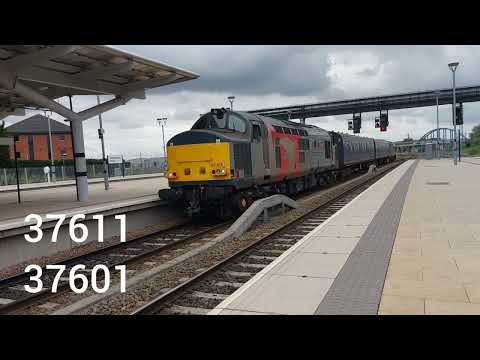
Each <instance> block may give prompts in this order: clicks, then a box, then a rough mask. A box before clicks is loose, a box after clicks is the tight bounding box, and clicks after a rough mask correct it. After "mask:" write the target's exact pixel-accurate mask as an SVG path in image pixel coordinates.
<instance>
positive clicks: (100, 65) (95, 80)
mask: <svg viewBox="0 0 480 360" xmlns="http://www.w3.org/2000/svg"><path fill="white" fill-rule="evenodd" d="M196 78H198V75H197V74H195V73H193V72H191V71H187V70H184V69H180V68H178V67H174V66H170V65H167V64H164V63H160V62H158V61H153V60H150V59H146V58H144V57H141V56H137V55H134V54H131V53H128V52H125V51H123V50H119V49H116V48H114V47H110V46H104V45H0V118H1V117H5V116H7V115H24V114H25V112H24V109H49V110H53V109H51V106H48V105H47V104H46V103H45V101H44V100H45V99H41V97H45V98H47V99H50V100H54V99H57V98H61V97H64V96H69V95H113V96H115V97H117V98H122V99H124V100H129V99H132V98H140V99H144V98H145V90H146V89H152V88H156V87H160V86H164V85H169V84H174V83H178V82H182V81H187V80H192V79H196ZM18 81H20V83H21V86H20V88H22V89H19V88H18V86H17V85H18ZM23 87H26V88H27V91H25V90H26V89H23ZM28 90H33V92H34V93H36V94H35V95H40V96H34V98H32V96H31V95H33V93H32V92H31V91H30V94H27V93H26V92H28ZM39 100H40V101H39ZM42 100H43V101H42ZM50 105H52V104H50ZM57 110H58V109H57ZM53 111H55V110H53ZM55 112H58V111H55ZM59 113H60V112H59ZM60 114H61V115H66V114H62V113H60Z"/></svg>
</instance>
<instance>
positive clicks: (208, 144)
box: [167, 130, 231, 185]
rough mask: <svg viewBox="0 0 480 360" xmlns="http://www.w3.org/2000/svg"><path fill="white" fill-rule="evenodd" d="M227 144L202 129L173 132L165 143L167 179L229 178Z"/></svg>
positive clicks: (228, 150) (176, 180)
mask: <svg viewBox="0 0 480 360" xmlns="http://www.w3.org/2000/svg"><path fill="white" fill-rule="evenodd" d="M230 145H231V144H230V142H228V141H226V139H222V138H221V137H219V135H218V134H212V133H209V132H204V131H195V130H192V131H186V132H184V133H181V134H179V135H177V136H175V137H174V138H172V139H171V140H170V141H169V142H168V146H167V156H168V162H167V163H168V179H169V183H171V184H173V185H174V184H175V183H178V182H198V181H202V182H203V181H210V180H225V179H230V178H231V174H230V173H231V172H230V153H231V152H230Z"/></svg>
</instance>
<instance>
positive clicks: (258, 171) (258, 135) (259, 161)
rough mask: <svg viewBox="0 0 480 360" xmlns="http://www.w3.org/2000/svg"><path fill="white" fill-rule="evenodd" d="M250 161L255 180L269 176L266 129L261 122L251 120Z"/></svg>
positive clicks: (265, 178) (262, 179)
mask: <svg viewBox="0 0 480 360" xmlns="http://www.w3.org/2000/svg"><path fill="white" fill-rule="evenodd" d="M252 163H253V164H252V165H253V166H252V167H253V169H254V171H253V173H254V174H255V179H257V181H259V182H260V183H262V182H264V180H268V179H269V178H270V154H269V152H268V131H267V128H266V126H265V124H264V123H263V122H257V121H252Z"/></svg>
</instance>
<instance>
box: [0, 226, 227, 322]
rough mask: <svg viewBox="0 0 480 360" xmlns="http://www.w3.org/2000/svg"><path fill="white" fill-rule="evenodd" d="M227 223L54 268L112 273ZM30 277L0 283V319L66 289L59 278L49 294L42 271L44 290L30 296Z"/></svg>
mask: <svg viewBox="0 0 480 360" xmlns="http://www.w3.org/2000/svg"><path fill="white" fill-rule="evenodd" d="M230 223H231V222H224V223H220V224H219V223H214V224H210V225H197V224H195V223H188V224H185V225H177V226H173V227H171V228H169V229H166V230H162V231H159V232H156V233H153V234H149V235H146V236H140V237H138V238H136V239H132V240H129V241H127V242H125V243H117V244H114V245H110V246H107V247H104V248H101V249H98V250H95V251H93V252H90V253H87V254H83V255H80V256H76V257H73V258H70V259H67V260H65V261H62V262H59V263H57V264H56V265H65V266H66V273H67V272H68V271H70V269H71V268H72V267H73V266H75V265H77V264H82V265H85V270H78V271H77V273H83V274H84V275H86V276H87V277H89V275H90V273H91V270H92V269H93V267H94V266H95V265H98V264H102V265H105V266H107V268H109V269H114V268H115V266H117V265H127V264H133V263H137V262H140V261H142V260H145V259H147V258H148V257H151V256H156V255H159V254H160V253H163V252H165V251H167V250H169V249H171V248H172V247H174V246H177V245H180V244H184V243H186V242H192V241H197V240H201V239H202V238H205V237H211V236H216V235H218V234H219V233H221V232H222V231H224V230H225V228H227V227H228V225H229V224H230ZM31 275H32V273H22V274H18V275H15V276H12V277H9V278H6V279H3V280H1V281H0V304H1V305H0V315H2V314H10V313H13V312H15V311H18V310H20V309H23V308H27V307H30V306H32V305H36V304H41V303H45V302H46V301H47V300H48V299H49V298H51V297H54V296H55V297H56V296H59V295H60V294H61V293H63V292H67V291H69V289H70V287H69V280H68V278H60V282H59V284H58V290H57V292H56V293H52V292H51V286H52V283H53V280H54V277H55V275H56V271H53V270H48V269H46V268H45V267H43V268H42V277H41V280H42V282H43V286H44V288H43V289H42V290H41V291H40V292H39V293H36V294H31V293H29V292H27V291H26V290H25V285H34V283H33V282H31V281H30V276H31Z"/></svg>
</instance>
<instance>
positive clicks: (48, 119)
mask: <svg viewBox="0 0 480 360" xmlns="http://www.w3.org/2000/svg"><path fill="white" fill-rule="evenodd" d="M45 117H46V118H47V123H48V142H49V143H50V160H51V162H52V181H53V182H56V181H57V176H56V174H55V162H54V160H53V143H52V126H51V124H50V116H48V113H47V112H46V111H45Z"/></svg>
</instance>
